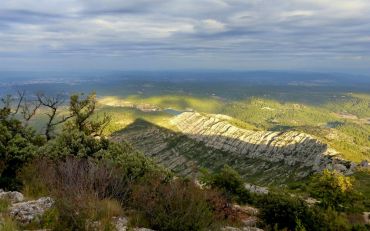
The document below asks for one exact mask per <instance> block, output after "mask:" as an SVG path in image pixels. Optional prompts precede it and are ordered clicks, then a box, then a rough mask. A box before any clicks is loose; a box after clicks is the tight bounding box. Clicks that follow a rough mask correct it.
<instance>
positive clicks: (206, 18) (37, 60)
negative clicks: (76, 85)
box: [0, 0, 370, 73]
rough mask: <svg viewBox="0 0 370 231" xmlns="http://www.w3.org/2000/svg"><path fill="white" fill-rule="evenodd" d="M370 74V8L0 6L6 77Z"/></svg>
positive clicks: (113, 3) (165, 2) (312, 4)
mask: <svg viewBox="0 0 370 231" xmlns="http://www.w3.org/2000/svg"><path fill="white" fill-rule="evenodd" d="M172 69H175V70H176V69H178V70H182V69H212V70H213V69H226V70H229V69H233V70H309V71H337V72H348V73H351V72H355V73H370V1H369V0H37V1H35V0H0V70H172Z"/></svg>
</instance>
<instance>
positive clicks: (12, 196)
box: [0, 189, 24, 203]
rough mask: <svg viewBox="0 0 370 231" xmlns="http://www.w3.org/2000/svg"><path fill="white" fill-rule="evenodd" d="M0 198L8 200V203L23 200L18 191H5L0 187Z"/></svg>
mask: <svg viewBox="0 0 370 231" xmlns="http://www.w3.org/2000/svg"><path fill="white" fill-rule="evenodd" d="M0 199H3V200H8V201H10V203H18V202H22V201H23V200H24V196H23V194H22V193H20V192H5V191H4V190H2V189H0Z"/></svg>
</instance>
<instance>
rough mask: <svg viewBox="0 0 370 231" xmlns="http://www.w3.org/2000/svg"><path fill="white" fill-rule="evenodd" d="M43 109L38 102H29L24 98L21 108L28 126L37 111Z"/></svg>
mask: <svg viewBox="0 0 370 231" xmlns="http://www.w3.org/2000/svg"><path fill="white" fill-rule="evenodd" d="M40 107H41V103H40V101H38V100H28V99H27V98H24V100H23V105H22V106H21V112H20V113H21V114H22V116H23V119H24V120H25V122H26V124H27V123H28V121H30V120H31V119H32V117H34V116H35V115H36V112H37V110H38V109H39V108H40Z"/></svg>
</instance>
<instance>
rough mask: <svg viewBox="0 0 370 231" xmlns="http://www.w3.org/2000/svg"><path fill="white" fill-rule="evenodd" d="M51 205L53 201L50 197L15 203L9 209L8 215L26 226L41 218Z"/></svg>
mask: <svg viewBox="0 0 370 231" xmlns="http://www.w3.org/2000/svg"><path fill="white" fill-rule="evenodd" d="M53 204H54V200H53V199H51V198H50V197H42V198H40V199H38V200H34V201H26V202H20V203H15V204H12V206H11V207H10V209H9V214H10V216H11V217H13V218H14V219H15V220H16V221H17V222H19V223H20V224H23V225H26V224H29V223H31V222H32V221H34V220H35V219H38V218H39V217H41V216H42V215H43V214H44V213H45V211H46V210H48V209H50V208H51V207H52V206H53Z"/></svg>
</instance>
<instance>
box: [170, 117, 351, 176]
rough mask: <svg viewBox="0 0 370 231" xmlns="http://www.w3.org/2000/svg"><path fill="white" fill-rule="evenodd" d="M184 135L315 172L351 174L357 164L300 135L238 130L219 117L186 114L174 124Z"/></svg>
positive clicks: (208, 145)
mask: <svg viewBox="0 0 370 231" xmlns="http://www.w3.org/2000/svg"><path fill="white" fill-rule="evenodd" d="M171 122H172V124H174V125H175V126H176V127H177V128H178V129H179V130H180V131H181V132H182V133H183V134H186V135H187V136H188V137H190V138H192V139H194V140H197V141H200V142H203V143H204V144H205V145H206V146H207V147H212V148H215V149H219V150H223V151H225V152H229V153H233V154H236V155H240V156H242V157H246V158H251V159H259V160H263V161H266V162H272V163H279V162H283V163H284V164H285V165H287V166H300V167H307V168H308V169H311V170H312V171H311V172H317V171H321V170H323V169H324V168H329V169H336V170H338V171H341V172H344V173H346V174H350V173H351V172H352V170H353V168H354V167H355V166H356V165H355V164H354V163H351V162H349V161H345V160H342V159H340V158H339V157H337V155H338V153H337V152H336V151H335V150H333V149H330V148H329V147H328V146H327V145H326V144H325V143H322V142H320V141H319V140H318V139H316V138H315V137H313V136H311V135H308V134H305V133H300V132H297V131H288V132H274V131H252V130H246V129H242V128H238V127H236V126H234V125H232V124H230V123H228V122H227V120H223V119H221V118H220V117H218V116H213V115H206V114H200V113H197V112H184V113H181V114H180V115H178V116H176V117H174V118H173V119H172V120H171Z"/></svg>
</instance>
